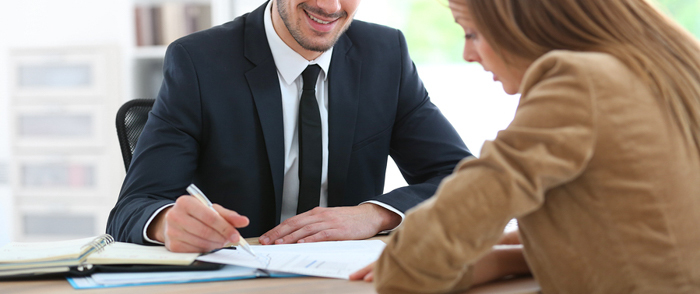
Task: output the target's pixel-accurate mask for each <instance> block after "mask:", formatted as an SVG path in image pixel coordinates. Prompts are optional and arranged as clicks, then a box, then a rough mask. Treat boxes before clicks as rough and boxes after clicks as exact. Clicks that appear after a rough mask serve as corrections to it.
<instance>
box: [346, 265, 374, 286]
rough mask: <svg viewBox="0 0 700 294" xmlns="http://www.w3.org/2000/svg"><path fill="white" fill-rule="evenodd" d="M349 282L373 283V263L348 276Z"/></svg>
mask: <svg viewBox="0 0 700 294" xmlns="http://www.w3.org/2000/svg"><path fill="white" fill-rule="evenodd" d="M350 280H351V281H359V280H363V281H365V282H372V281H374V262H373V263H370V264H369V265H367V266H366V267H364V268H362V269H361V270H359V271H356V272H354V273H353V274H352V275H350Z"/></svg>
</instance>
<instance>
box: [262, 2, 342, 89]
mask: <svg viewBox="0 0 700 294" xmlns="http://www.w3.org/2000/svg"><path fill="white" fill-rule="evenodd" d="M272 1H274V0H271V1H270V2H268V3H267V7H266V8H265V17H264V18H265V35H266V36H267V43H268V44H270V50H271V51H272V58H274V60H275V65H276V66H277V71H278V72H279V73H280V75H281V76H282V79H283V80H284V83H286V84H287V85H291V84H292V83H293V82H294V80H296V79H297V77H299V75H301V73H302V72H303V71H304V69H306V67H307V66H309V65H310V64H318V65H319V66H320V67H321V72H323V75H321V78H322V79H323V80H324V81H325V80H326V79H327V78H328V70H329V68H330V65H331V56H332V55H333V47H331V49H328V51H326V52H323V54H321V56H319V57H318V58H316V59H314V60H312V61H308V60H306V58H304V57H302V56H301V55H299V53H297V52H296V51H294V50H292V48H290V47H289V46H287V44H285V43H284V41H282V39H281V38H280V36H279V35H277V32H275V28H274V26H273V25H272V14H271V10H272Z"/></svg>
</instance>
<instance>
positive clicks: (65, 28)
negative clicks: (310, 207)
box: [0, 0, 133, 244]
mask: <svg viewBox="0 0 700 294" xmlns="http://www.w3.org/2000/svg"><path fill="white" fill-rule="evenodd" d="M131 11H132V6H131V1H128V0H109V1H103V0H61V1H58V0H21V1H10V0H7V1H2V2H0V162H5V163H7V162H8V161H9V159H10V158H11V156H12V150H10V148H9V146H10V145H9V127H8V124H9V113H8V112H7V110H8V108H9V104H10V101H9V97H10V85H8V81H9V70H10V67H9V64H8V55H9V52H10V50H14V49H21V48H35V47H59V46H89V45H115V46H118V47H119V48H120V49H121V50H129V48H130V47H131V46H132V44H133V40H131V31H130V30H132V29H133V28H132V23H133V22H132V19H131V15H132V13H131ZM123 64H124V65H125V67H127V66H128V65H129V62H127V60H126V59H125V60H124V62H123ZM127 70H128V69H126V68H124V69H122V70H121V72H123V73H124V74H125V75H126V73H127ZM123 80H124V83H123V84H125V83H126V82H128V79H126V78H125V79H123ZM124 93H126V91H124ZM122 94H123V93H122ZM11 201H12V196H11V190H10V188H9V187H8V186H6V185H2V186H0V244H2V243H5V242H7V241H8V240H10V237H11V235H12V224H11V223H10V222H11V219H10V215H11V213H10V211H8V210H9V209H10V208H11V207H12V205H11V204H12V202H11Z"/></svg>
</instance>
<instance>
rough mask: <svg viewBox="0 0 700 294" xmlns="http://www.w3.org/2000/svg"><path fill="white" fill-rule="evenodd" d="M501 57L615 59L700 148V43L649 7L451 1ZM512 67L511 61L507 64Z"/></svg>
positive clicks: (636, 2)
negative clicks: (568, 54) (557, 54)
mask: <svg viewBox="0 0 700 294" xmlns="http://www.w3.org/2000/svg"><path fill="white" fill-rule="evenodd" d="M451 1H455V2H464V3H465V4H467V8H468V9H469V12H470V15H471V17H472V19H473V21H474V23H475V25H476V26H477V28H478V29H479V31H480V32H481V35H482V36H483V37H484V38H485V39H486V40H487V41H488V42H489V44H490V45H491V47H492V48H494V50H495V51H496V52H507V53H508V54H501V56H504V57H505V56H507V55H510V56H517V57H521V58H524V59H526V60H530V61H533V60H535V59H537V58H538V57H540V56H542V55H544V54H545V53H547V52H549V51H551V50H556V49H563V50H572V51H596V52H605V53H608V54H611V55H613V56H615V57H617V58H618V59H620V60H621V61H622V62H623V63H625V64H626V65H627V66H628V67H629V68H630V69H632V70H633V71H634V72H635V73H637V74H638V75H639V76H640V77H641V78H643V79H645V80H646V81H647V82H648V84H649V85H650V87H651V88H652V90H653V91H655V92H656V93H657V95H658V96H659V97H660V98H661V99H663V101H664V102H665V103H666V104H667V105H668V106H669V108H670V110H671V111H672V112H673V115H674V116H675V118H676V121H677V123H678V124H679V125H680V127H681V128H682V130H683V131H684V132H685V134H686V138H688V139H689V140H691V142H689V143H691V144H695V146H696V148H700V42H698V40H697V39H695V38H694V37H693V36H692V35H691V34H690V33H688V32H687V31H686V30H685V29H683V28H682V27H680V26H679V25H678V24H677V23H676V22H674V21H673V20H671V19H670V18H668V17H666V16H665V15H664V14H662V13H661V12H660V11H659V10H657V9H656V8H655V7H654V6H652V5H651V4H650V3H649V2H648V1H647V0H451ZM505 60H506V61H508V59H507V58H505Z"/></svg>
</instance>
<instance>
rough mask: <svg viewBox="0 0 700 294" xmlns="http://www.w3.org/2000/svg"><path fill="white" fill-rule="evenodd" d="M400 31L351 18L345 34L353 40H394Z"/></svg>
mask: <svg viewBox="0 0 700 294" xmlns="http://www.w3.org/2000/svg"><path fill="white" fill-rule="evenodd" d="M400 33H401V32H400V31H399V30H397V29H395V28H391V27H387V26H384V25H380V24H376V23H371V22H366V21H361V20H353V21H352V24H351V25H350V28H348V31H347V33H346V34H347V35H348V37H350V38H351V39H353V40H371V41H376V40H385V39H391V40H394V41H396V40H398V36H399V34H400Z"/></svg>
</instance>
